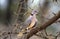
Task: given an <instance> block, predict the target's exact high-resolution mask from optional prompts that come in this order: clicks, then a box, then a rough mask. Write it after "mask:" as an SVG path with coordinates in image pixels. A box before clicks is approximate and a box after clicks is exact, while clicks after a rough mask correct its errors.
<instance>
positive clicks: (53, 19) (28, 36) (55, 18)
mask: <svg viewBox="0 0 60 39" xmlns="http://www.w3.org/2000/svg"><path fill="white" fill-rule="evenodd" d="M59 17H60V12H58V13H57V15H55V16H54V17H52V18H51V19H50V20H49V21H47V22H45V23H44V24H42V25H41V27H36V28H33V29H32V30H31V31H30V32H28V33H27V35H26V39H29V38H30V37H31V36H33V35H34V34H36V33H37V32H38V31H41V30H43V29H46V28H47V27H48V26H49V25H51V24H52V23H54V22H55V21H56V20H57V19H58V18H59Z"/></svg>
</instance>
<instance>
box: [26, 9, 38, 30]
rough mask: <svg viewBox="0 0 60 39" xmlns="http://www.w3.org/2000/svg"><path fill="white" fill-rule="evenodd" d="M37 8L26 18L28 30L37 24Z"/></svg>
mask: <svg viewBox="0 0 60 39" xmlns="http://www.w3.org/2000/svg"><path fill="white" fill-rule="evenodd" d="M36 15H37V10H33V11H32V13H31V14H30V16H29V17H28V18H27V19H26V21H25V24H26V26H27V28H26V30H29V29H32V28H33V27H35V26H36V25H37V22H38V20H37V18H36Z"/></svg>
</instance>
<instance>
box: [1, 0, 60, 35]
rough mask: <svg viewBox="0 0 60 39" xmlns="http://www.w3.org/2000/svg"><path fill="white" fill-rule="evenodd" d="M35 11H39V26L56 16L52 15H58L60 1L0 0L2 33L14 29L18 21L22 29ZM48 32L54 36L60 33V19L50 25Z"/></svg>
mask: <svg viewBox="0 0 60 39" xmlns="http://www.w3.org/2000/svg"><path fill="white" fill-rule="evenodd" d="M19 4H20V5H19ZM20 7H21V8H20ZM34 9H36V10H37V11H38V15H37V19H38V21H39V22H38V23H39V25H40V24H43V23H44V22H46V21H48V19H50V18H52V17H53V16H54V15H53V14H52V13H55V14H57V12H59V11H60V0H58V1H55V0H0V32H2V31H6V32H8V31H11V30H12V29H13V27H12V26H11V25H12V24H14V23H15V21H16V19H17V24H18V26H19V27H20V26H21V25H20V24H21V23H23V22H24V21H25V20H26V19H27V18H28V16H29V15H30V13H31V12H32V10H34ZM17 15H18V16H17ZM47 18H48V19H47ZM17 31H18V32H19V30H17ZM17 31H16V32H17ZM46 31H47V33H48V34H53V35H56V33H57V32H60V19H58V20H57V22H55V23H53V24H52V25H50V26H49V27H48V28H47V29H46Z"/></svg>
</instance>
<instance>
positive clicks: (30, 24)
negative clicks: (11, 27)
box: [18, 10, 38, 37]
mask: <svg viewBox="0 0 60 39" xmlns="http://www.w3.org/2000/svg"><path fill="white" fill-rule="evenodd" d="M36 15H37V11H36V10H33V11H32V13H31V14H30V16H29V17H28V18H27V19H26V20H25V22H24V26H27V27H26V28H25V27H24V28H25V29H22V30H21V32H19V34H18V37H20V36H23V34H26V33H27V32H29V31H28V30H31V29H32V28H34V27H35V26H36V25H37V23H38V20H37V18H36Z"/></svg>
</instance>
